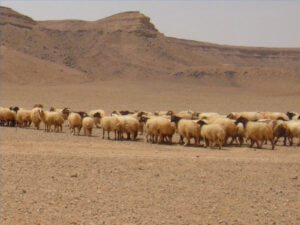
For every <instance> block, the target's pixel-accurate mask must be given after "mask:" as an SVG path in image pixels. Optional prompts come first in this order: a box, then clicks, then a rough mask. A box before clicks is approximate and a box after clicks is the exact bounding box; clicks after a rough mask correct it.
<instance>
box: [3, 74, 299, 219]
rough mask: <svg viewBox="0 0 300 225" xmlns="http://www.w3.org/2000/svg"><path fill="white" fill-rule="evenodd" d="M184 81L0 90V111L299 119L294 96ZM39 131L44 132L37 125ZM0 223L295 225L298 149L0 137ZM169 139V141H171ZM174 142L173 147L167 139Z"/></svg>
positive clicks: (23, 134) (37, 134) (29, 131)
mask: <svg viewBox="0 0 300 225" xmlns="http://www.w3.org/2000/svg"><path fill="white" fill-rule="evenodd" d="M278 90H281V91H277V92H275V91H274V90H272V88H269V89H268V88H256V89H255V90H254V89H253V88H248V89H247V88H232V87H220V86H217V87H208V86H205V85H201V84H197V83H196V84H195V83H193V82H190V83H189V82H167V81H160V82H150V81H146V80H145V81H130V82H129V81H122V80H119V81H117V80H114V81H103V82H100V81H99V82H97V83H95V82H93V83H84V84H74V85H68V84H61V85H53V86H40V87H38V86H30V85H27V86H26V85H13V84H5V85H3V84H2V86H1V105H3V106H10V105H19V106H21V107H24V108H31V107H32V106H33V104H35V103H43V104H44V105H45V107H46V108H47V107H50V106H52V105H54V106H57V107H63V106H68V107H71V108H72V109H76V110H86V111H88V110H91V109H97V108H103V109H105V111H107V112H108V113H110V112H111V111H112V110H114V109H140V110H142V109H143V110H148V111H155V110H168V109H173V110H175V111H179V110H183V109H192V110H195V111H216V112H220V113H223V114H226V113H229V112H231V111H241V110H249V111H250V110H261V111H263V110H270V111H283V112H285V111H287V110H294V111H300V108H299V103H300V102H299V99H300V98H299V96H300V93H299V91H298V92H297V89H296V88H295V89H293V86H292V85H291V86H290V88H289V89H283V88H282V89H278ZM42 127H43V125H42ZM0 130H1V131H0V132H1V224H3V225H4V224H51V225H53V224H299V223H300V215H299V210H298V209H299V207H300V197H299V196H300V195H299V192H300V147H298V146H293V147H284V146H282V142H280V143H279V146H276V148H275V150H274V151H272V150H270V145H265V146H264V149H262V150H259V149H250V148H248V146H247V145H244V146H242V147H236V146H230V147H224V148H223V149H222V150H221V151H219V150H217V149H209V148H203V147H184V146H180V145H178V144H175V143H174V144H173V145H157V144H149V143H146V142H145V141H144V137H143V136H142V135H139V140H138V141H134V142H133V141H114V140H107V139H105V140H103V139H102V131H101V130H100V129H94V131H93V137H85V136H82V135H81V136H79V137H77V136H73V135H71V134H70V131H69V129H68V127H66V126H65V127H64V129H63V133H46V132H44V131H43V130H39V131H37V130H35V129H33V128H23V129H21V128H4V127H1V128H0ZM177 138H178V137H177ZM175 141H176V138H175Z"/></svg>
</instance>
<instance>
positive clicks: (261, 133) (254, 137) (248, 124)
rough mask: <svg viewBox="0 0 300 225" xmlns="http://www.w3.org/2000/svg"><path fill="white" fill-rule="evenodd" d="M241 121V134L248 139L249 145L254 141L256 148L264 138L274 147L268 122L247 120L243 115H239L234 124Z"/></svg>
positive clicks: (261, 143) (260, 146) (271, 130)
mask: <svg viewBox="0 0 300 225" xmlns="http://www.w3.org/2000/svg"><path fill="white" fill-rule="evenodd" d="M239 123H241V124H242V125H243V128H244V132H243V135H244V137H245V138H246V139H249V140H250V147H251V148H252V147H253V145H254V143H256V145H257V147H258V148H262V145H263V144H264V142H265V141H266V140H269V141H270V142H271V145H272V150H273V149H274V135H273V129H272V127H271V125H270V124H268V123H262V122H253V121H249V120H248V119H246V118H244V117H240V118H238V119H237V120H236V122H235V124H236V125H237V124H239Z"/></svg>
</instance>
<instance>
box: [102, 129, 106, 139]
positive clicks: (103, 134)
mask: <svg viewBox="0 0 300 225" xmlns="http://www.w3.org/2000/svg"><path fill="white" fill-rule="evenodd" d="M104 136H105V130H104V129H102V139H104Z"/></svg>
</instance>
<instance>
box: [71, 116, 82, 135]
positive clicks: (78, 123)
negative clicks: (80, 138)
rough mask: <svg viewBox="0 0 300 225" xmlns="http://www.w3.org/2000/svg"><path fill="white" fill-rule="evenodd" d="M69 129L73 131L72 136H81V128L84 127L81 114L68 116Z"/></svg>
mask: <svg viewBox="0 0 300 225" xmlns="http://www.w3.org/2000/svg"><path fill="white" fill-rule="evenodd" d="M68 122H69V127H70V129H71V134H73V135H76V129H77V135H79V133H80V130H81V127H82V117H81V116H80V114H79V113H75V112H71V113H70V114H69V116H68Z"/></svg>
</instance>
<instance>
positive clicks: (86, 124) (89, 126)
mask: <svg viewBox="0 0 300 225" xmlns="http://www.w3.org/2000/svg"><path fill="white" fill-rule="evenodd" d="M82 127H83V132H84V135H86V136H91V135H92V131H93V127H94V118H92V117H90V116H87V117H84V118H83V119H82Z"/></svg>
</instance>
